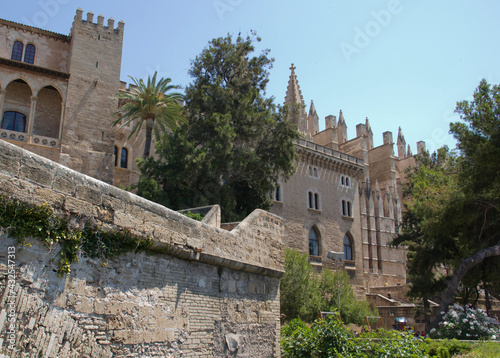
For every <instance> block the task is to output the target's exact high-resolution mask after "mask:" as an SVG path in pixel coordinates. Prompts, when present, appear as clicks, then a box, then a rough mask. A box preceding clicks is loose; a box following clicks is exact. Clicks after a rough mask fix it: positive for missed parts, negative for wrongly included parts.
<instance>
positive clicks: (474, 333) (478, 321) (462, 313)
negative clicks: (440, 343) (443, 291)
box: [429, 304, 499, 340]
mask: <svg viewBox="0 0 500 358" xmlns="http://www.w3.org/2000/svg"><path fill="white" fill-rule="evenodd" d="M443 313H444V312H442V314H443ZM429 336H430V337H431V338H448V339H453V338H456V339H465V340H476V339H496V338H497V337H498V336H499V330H498V328H496V327H495V326H493V325H492V323H491V322H490V320H489V317H488V316H487V315H486V312H485V311H484V310H481V309H477V310H475V309H473V308H469V307H467V306H465V307H461V306H459V305H457V304H455V305H454V306H453V307H451V308H450V309H449V310H448V312H446V314H445V315H444V317H443V320H442V321H441V323H439V327H438V329H437V330H436V329H432V330H431V331H430V332H429Z"/></svg>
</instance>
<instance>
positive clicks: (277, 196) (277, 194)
mask: <svg viewBox="0 0 500 358" xmlns="http://www.w3.org/2000/svg"><path fill="white" fill-rule="evenodd" d="M280 191H281V187H280V185H279V184H278V185H276V188H275V189H274V200H276V201H281V192H280Z"/></svg>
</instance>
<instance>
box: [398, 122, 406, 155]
mask: <svg viewBox="0 0 500 358" xmlns="http://www.w3.org/2000/svg"><path fill="white" fill-rule="evenodd" d="M397 146H398V158H399V159H404V158H406V151H405V149H406V140H405V136H404V135H403V131H402V130H401V127H399V129H398V140H397Z"/></svg>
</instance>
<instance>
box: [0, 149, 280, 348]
mask: <svg viewBox="0 0 500 358" xmlns="http://www.w3.org/2000/svg"><path fill="white" fill-rule="evenodd" d="M0 193H1V194H2V195H4V196H8V197H12V198H16V199H19V200H22V201H28V202H31V203H34V204H42V203H49V205H51V206H52V207H54V208H55V210H56V211H57V212H58V213H60V214H64V215H67V216H70V217H71V218H72V220H71V221H72V222H74V223H75V225H82V224H83V223H85V222H87V223H88V222H89V220H90V221H93V224H97V225H99V226H100V227H102V228H104V229H128V230H130V231H132V232H133V233H135V234H140V235H144V236H148V237H151V238H152V240H153V248H152V250H153V251H155V252H156V253H154V252H153V253H150V252H147V253H129V254H127V255H123V256H120V257H118V258H117V259H115V260H110V261H109V262H107V263H106V265H103V264H102V262H101V261H99V260H94V259H89V258H85V257H81V258H80V260H79V262H78V263H74V264H72V270H71V274H70V275H67V276H65V277H59V276H57V272H56V271H57V257H58V247H53V248H51V249H50V250H48V249H47V248H46V247H44V246H43V245H42V244H41V243H39V242H38V241H34V240H29V243H30V244H31V246H28V247H24V248H21V247H20V246H19V244H18V243H17V242H16V241H15V240H14V239H12V238H9V237H6V236H5V235H3V236H1V237H0V270H1V271H0V272H1V275H0V278H1V279H2V280H1V286H0V295H1V298H0V343H1V344H0V345H1V347H2V348H1V349H2V350H0V352H1V353H8V354H11V356H13V357H20V356H28V357H38V356H44V357H110V356H116V357H120V356H137V357H155V356H162V357H279V355H280V353H279V338H280V335H279V328H280V325H279V278H280V277H281V276H282V275H283V260H284V259H283V238H284V226H283V221H282V219H281V218H279V217H277V216H274V215H272V214H270V213H267V212H264V211H260V210H257V211H255V212H253V213H252V214H251V215H250V216H249V217H247V218H246V219H245V220H244V221H242V222H241V223H240V224H239V225H238V226H236V227H235V228H234V229H233V230H232V231H225V230H222V229H220V228H219V227H217V226H210V225H207V224H206V223H204V222H197V221H194V220H191V219H189V218H187V217H185V216H184V215H182V214H179V213H177V212H174V211H171V210H169V209H167V208H165V207H162V206H160V205H157V204H154V203H151V202H149V201H147V200H144V199H142V198H140V197H137V196H135V195H133V194H131V193H128V192H125V191H122V190H120V189H117V188H116V187H113V186H110V185H108V184H105V183H103V182H100V181H97V180H95V179H92V178H90V177H87V176H85V175H82V174H80V173H77V172H75V171H73V170H70V169H67V168H65V167H63V166H60V165H58V164H56V163H53V162H50V161H49V160H47V159H45V158H42V157H40V156H38V155H35V154H32V153H30V152H27V151H24V150H22V149H20V148H19V147H17V146H14V145H11V144H9V143H7V142H4V141H1V140H0ZM210 213H211V214H210V218H209V220H208V221H209V222H214V223H218V222H219V223H220V221H219V220H217V208H216V209H215V211H214V210H212V211H211V212H210ZM219 217H220V216H219ZM9 247H15V248H16V249H15V261H16V274H17V276H16V285H15V289H14V290H13V291H10V290H9V289H7V286H6V279H7V276H6V271H7V267H6V263H7V255H8V248H9ZM165 252H167V253H165ZM12 294H14V295H15V296H16V299H15V306H14V307H13V308H14V312H15V317H16V319H17V321H16V325H15V342H16V343H15V344H16V349H18V351H16V352H11V351H8V350H6V346H7V343H8V342H7V341H6V340H5V339H6V338H8V337H9V336H8V334H7V333H8V332H9V331H8V330H9V322H8V320H7V312H8V310H9V311H10V310H11V308H12V307H10V306H8V307H7V305H6V302H7V301H6V300H7V298H8V296H9V295H10V296H11V295H12ZM2 340H3V341H2ZM23 353H27V355H22V354H23Z"/></svg>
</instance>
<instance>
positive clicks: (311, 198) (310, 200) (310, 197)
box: [309, 191, 314, 209]
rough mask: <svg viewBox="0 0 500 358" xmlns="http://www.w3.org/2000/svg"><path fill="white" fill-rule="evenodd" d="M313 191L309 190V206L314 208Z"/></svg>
mask: <svg viewBox="0 0 500 358" xmlns="http://www.w3.org/2000/svg"><path fill="white" fill-rule="evenodd" d="M313 207H314V206H313V193H312V191H310V192H309V208H311V209H312V208H313Z"/></svg>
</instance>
